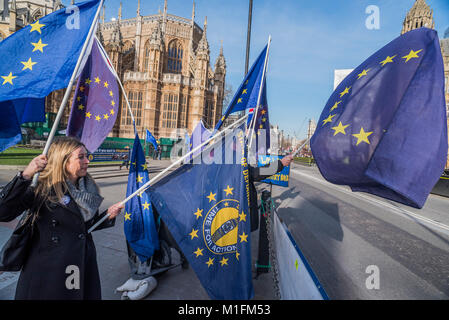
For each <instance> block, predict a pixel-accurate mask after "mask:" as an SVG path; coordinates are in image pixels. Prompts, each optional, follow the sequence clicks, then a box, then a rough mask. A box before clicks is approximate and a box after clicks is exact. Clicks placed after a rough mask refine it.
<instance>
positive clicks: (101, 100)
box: [67, 39, 119, 153]
mask: <svg viewBox="0 0 449 320" xmlns="http://www.w3.org/2000/svg"><path fill="white" fill-rule="evenodd" d="M118 106H119V89H118V84H117V80H116V77H115V71H114V70H113V69H112V65H111V63H110V61H109V59H108V57H107V55H106V53H105V52H104V51H103V49H102V47H101V45H100V44H99V43H98V40H97V39H95V41H94V43H93V44H92V50H91V52H90V55H89V58H88V59H87V61H86V64H85V65H84V69H83V71H82V72H81V75H80V76H79V78H78V84H77V86H76V91H75V95H74V98H73V102H72V110H71V113H70V118H69V123H68V126H67V136H72V137H78V138H79V139H80V140H81V142H83V143H84V144H85V146H86V148H87V150H89V151H90V152H91V153H94V152H95V150H97V149H98V147H100V145H101V144H102V143H103V141H104V139H105V138H106V137H107V135H108V134H109V132H110V131H111V130H112V128H113V127H114V124H115V121H116V119H117V114H118Z"/></svg>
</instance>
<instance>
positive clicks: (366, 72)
mask: <svg viewBox="0 0 449 320" xmlns="http://www.w3.org/2000/svg"><path fill="white" fill-rule="evenodd" d="M370 70H371V69H368V70H365V69H364V70H363V71H362V72H361V73H359V74H358V75H357V77H358V78H357V80H358V79H360V78H361V77H363V76H367V75H368V71H370Z"/></svg>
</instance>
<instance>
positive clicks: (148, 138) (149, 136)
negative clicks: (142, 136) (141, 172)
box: [146, 129, 157, 150]
mask: <svg viewBox="0 0 449 320" xmlns="http://www.w3.org/2000/svg"><path fill="white" fill-rule="evenodd" d="M146 141H147V142H149V143H151V144H152V145H153V147H154V150H157V140H156V138H155V137H154V136H153V135H152V134H151V132H150V130H148V129H147V136H146Z"/></svg>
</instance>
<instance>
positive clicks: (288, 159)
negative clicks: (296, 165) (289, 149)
mask: <svg viewBox="0 0 449 320" xmlns="http://www.w3.org/2000/svg"><path fill="white" fill-rule="evenodd" d="M292 161H293V156H292V155H291V154H289V155H287V156H285V157H283V158H282V159H281V162H282V165H283V166H284V167H288V166H289V165H290V163H291V162H292Z"/></svg>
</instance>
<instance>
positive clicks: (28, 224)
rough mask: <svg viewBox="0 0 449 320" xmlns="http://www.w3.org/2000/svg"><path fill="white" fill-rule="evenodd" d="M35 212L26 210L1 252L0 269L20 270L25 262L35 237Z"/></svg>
mask: <svg viewBox="0 0 449 320" xmlns="http://www.w3.org/2000/svg"><path fill="white" fill-rule="evenodd" d="M34 218H35V214H34V212H33V211H32V210H30V209H28V210H26V211H25V212H24V213H23V215H22V218H21V219H20V221H19V223H18V224H17V226H16V228H15V229H14V231H13V233H12V235H11V237H10V238H9V240H8V241H7V242H6V243H5V245H4V246H3V248H2V251H1V252H0V271H20V270H21V269H22V267H23V264H24V263H25V261H26V259H27V257H28V254H29V251H30V246H31V238H32V237H33V224H34Z"/></svg>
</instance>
